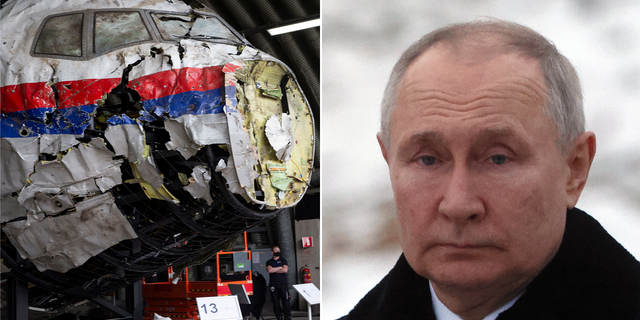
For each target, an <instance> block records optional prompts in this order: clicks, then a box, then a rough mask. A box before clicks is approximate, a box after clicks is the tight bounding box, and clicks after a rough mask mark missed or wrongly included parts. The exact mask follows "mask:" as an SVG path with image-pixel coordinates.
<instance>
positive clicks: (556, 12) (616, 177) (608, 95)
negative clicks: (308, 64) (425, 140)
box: [322, 0, 640, 319]
mask: <svg viewBox="0 0 640 320" xmlns="http://www.w3.org/2000/svg"><path fill="white" fill-rule="evenodd" d="M482 16H490V17H495V18H500V19H505V20H510V21H514V22H517V23H521V24H524V25H526V26H528V27H530V28H532V29H534V30H536V31H537V32H539V33H541V34H542V35H544V36H545V37H547V38H548V39H550V40H551V41H553V42H554V43H555V44H556V46H557V47H558V49H559V50H560V52H561V53H563V54H564V55H565V56H566V57H567V58H569V60H570V61H571V62H572V63H573V65H574V66H575V68H576V69H577V71H578V74H579V76H580V79H581V81H582V86H583V87H582V88H583V93H584V101H585V114H586V118H587V130H591V131H594V132H595V133H596V136H597V145H598V147H597V153H596V158H595V161H594V164H593V167H592V169H591V174H590V177H589V181H588V183H587V185H586V187H585V190H584V191H583V193H582V197H581V198H580V201H579V202H578V205H577V207H578V208H581V209H583V210H585V211H587V212H588V213H589V214H591V215H592V216H594V217H595V218H596V219H597V220H598V221H600V223H601V224H602V225H603V226H604V227H605V229H607V231H608V232H609V233H610V234H612V235H613V236H614V237H615V238H616V239H617V240H618V241H619V242H620V243H622V244H623V245H624V246H625V247H626V248H627V250H629V252H631V253H632V254H633V255H634V256H635V257H636V258H640V170H639V169H640V123H639V121H640V107H639V105H640V20H639V19H638V17H640V1H606V0H574V1H570V0H564V1H562V0H539V1H536V2H532V1H528V0H512V1H504V0H450V1H426V0H413V1H387V0H367V1H364V0H362V1H354V0H350V1H344V0H322V20H323V21H322V33H323V34H322V37H323V39H322V59H323V60H322V99H323V100H322V131H323V133H322V157H323V159H322V160H323V167H324V168H323V173H322V175H323V176H322V181H323V186H322V189H323V195H322V232H323V243H322V245H323V247H322V260H323V262H322V266H323V270H322V291H323V293H322V299H323V304H322V318H323V319H335V318H337V317H340V316H342V315H344V314H346V313H348V312H349V310H351V308H352V307H353V306H354V305H355V304H356V303H357V302H358V301H359V300H360V299H361V298H362V297H363V296H364V295H365V294H366V293H367V292H368V291H369V290H370V289H371V288H373V287H374V286H375V285H376V284H377V283H378V281H380V279H382V277H384V275H386V274H387V272H388V271H389V270H390V269H391V268H392V267H393V265H394V264H395V262H396V260H397V259H398V257H399V256H400V253H401V249H400V246H399V243H398V232H397V230H396V226H395V221H394V219H395V217H394V216H395V205H394V203H393V193H392V190H391V184H390V182H389V177H388V171H387V166H386V164H385V162H384V159H383V158H382V155H381V153H380V151H379V147H378V144H377V141H376V138H375V135H376V133H377V132H378V128H379V121H380V115H379V107H380V100H381V99H382V91H383V89H384V86H385V84H386V81H387V78H388V77H389V74H390V72H391V68H392V67H393V64H394V63H395V61H396V60H397V59H398V58H399V56H400V54H401V53H402V52H403V51H404V50H405V49H406V48H407V47H408V46H409V45H410V44H411V43H413V42H414V41H416V40H418V39H419V38H420V37H421V36H422V35H424V34H426V33H428V32H430V31H432V30H434V29H437V28H439V27H442V26H445V25H448V24H451V23H456V22H463V21H468V20H473V19H476V18H478V17H482Z"/></svg>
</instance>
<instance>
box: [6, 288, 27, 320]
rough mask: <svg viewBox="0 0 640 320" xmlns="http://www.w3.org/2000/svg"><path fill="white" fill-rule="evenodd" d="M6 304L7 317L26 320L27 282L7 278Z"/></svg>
mask: <svg viewBox="0 0 640 320" xmlns="http://www.w3.org/2000/svg"><path fill="white" fill-rule="evenodd" d="M7 281H8V283H9V288H8V289H9V290H8V291H9V292H8V297H9V301H8V304H7V306H8V307H9V308H8V311H9V319H15V320H27V319H29V289H28V288H27V284H26V283H25V282H22V281H20V280H18V279H14V278H9V279H7Z"/></svg>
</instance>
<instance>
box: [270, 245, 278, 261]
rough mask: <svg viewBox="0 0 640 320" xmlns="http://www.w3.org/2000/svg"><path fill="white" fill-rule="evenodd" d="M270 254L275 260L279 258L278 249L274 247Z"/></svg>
mask: <svg viewBox="0 0 640 320" xmlns="http://www.w3.org/2000/svg"><path fill="white" fill-rule="evenodd" d="M276 252H277V253H278V254H276ZM271 254H272V255H273V257H274V258H276V259H278V258H280V248H278V247H275V248H273V249H271Z"/></svg>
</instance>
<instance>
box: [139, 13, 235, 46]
mask: <svg viewBox="0 0 640 320" xmlns="http://www.w3.org/2000/svg"><path fill="white" fill-rule="evenodd" d="M151 15H152V16H153V20H154V21H155V22H156V25H157V26H158V29H160V33H161V34H162V38H164V39H165V40H178V39H180V38H196V39H228V40H231V41H234V42H237V41H240V39H238V37H236V36H235V35H234V34H233V33H232V32H231V30H229V28H227V27H226V26H225V25H224V24H223V23H222V22H220V20H218V19H217V18H215V17H205V16H200V15H192V16H187V15H178V14H165V13H153V14H151Z"/></svg>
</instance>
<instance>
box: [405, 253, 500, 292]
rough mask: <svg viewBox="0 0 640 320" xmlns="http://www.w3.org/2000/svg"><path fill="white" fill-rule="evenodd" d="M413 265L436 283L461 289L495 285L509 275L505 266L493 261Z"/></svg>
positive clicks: (420, 273)
mask: <svg viewBox="0 0 640 320" xmlns="http://www.w3.org/2000/svg"><path fill="white" fill-rule="evenodd" d="M410 264H411V262H410ZM411 266H412V268H413V269H414V270H415V271H416V273H418V274H419V275H421V276H423V277H425V278H427V279H429V280H430V281H431V282H433V283H434V284H436V285H440V286H448V287H452V288H454V287H455V288H460V289H473V288H483V287H488V286H493V285H496V284H498V283H500V282H502V281H503V280H504V279H505V277H508V272H506V270H505V266H504V265H502V264H500V263H495V262H492V261H469V260H465V261H446V262H436V263H422V264H419V265H417V266H415V267H414V265H413V264H411Z"/></svg>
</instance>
